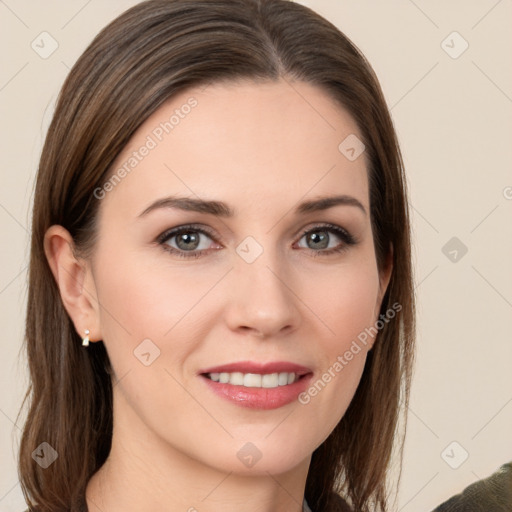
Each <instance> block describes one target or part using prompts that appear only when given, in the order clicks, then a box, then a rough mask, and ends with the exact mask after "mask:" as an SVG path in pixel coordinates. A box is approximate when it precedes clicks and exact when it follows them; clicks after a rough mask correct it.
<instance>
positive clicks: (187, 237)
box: [157, 224, 357, 258]
mask: <svg viewBox="0 0 512 512" xmlns="http://www.w3.org/2000/svg"><path fill="white" fill-rule="evenodd" d="M333 234H334V236H332V235H333ZM304 238H305V239H306V244H307V245H306V247H305V248H306V249H309V251H310V252H311V255H312V256H313V257H315V256H320V255H329V254H334V253H340V252H342V251H346V250H348V249H349V247H350V246H352V245H355V244H356V243H357V240H356V239H355V238H354V237H353V236H352V235H351V234H350V233H349V232H348V231H346V230H345V229H343V228H341V227H340V226H337V225H335V224H320V225H318V226H315V227H313V228H310V229H308V230H306V231H304V232H303V233H302V236H301V238H300V240H299V247H304V246H303V245H300V241H301V240H302V239H304ZM206 239H210V240H212V241H215V237H214V235H213V233H210V231H209V230H208V229H206V228H204V227H198V226H196V225H193V224H190V225H185V226H179V227H176V228H172V229H169V230H167V231H165V232H164V233H162V234H161V235H160V236H159V237H158V239H157V242H158V243H159V244H160V245H161V246H162V248H163V249H164V250H165V251H167V252H170V253H171V254H176V255H177V256H179V257H180V258H199V257H201V256H204V255H205V253H207V252H208V251H209V249H212V247H211V243H208V242H207V240H206ZM336 239H338V244H337V245H334V246H332V245H331V242H332V241H333V240H334V241H336ZM219 248H221V246H220V247H215V248H214V249H219Z"/></svg>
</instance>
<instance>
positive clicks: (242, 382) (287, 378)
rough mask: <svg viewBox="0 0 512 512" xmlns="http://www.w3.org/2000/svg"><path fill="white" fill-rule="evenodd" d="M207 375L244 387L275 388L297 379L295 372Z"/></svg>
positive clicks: (212, 378) (224, 382)
mask: <svg viewBox="0 0 512 512" xmlns="http://www.w3.org/2000/svg"><path fill="white" fill-rule="evenodd" d="M207 376H208V377H209V378H210V379H211V380H213V381H215V382H220V383H222V384H232V385H233V386H245V387H246V388H277V387H278V386H286V385H288V384H293V383H294V382H295V381H297V380H298V379H299V377H298V375H297V374H296V373H288V372H281V373H266V374H264V375H260V374H259V373H241V372H233V373H226V372H222V373H208V374H207Z"/></svg>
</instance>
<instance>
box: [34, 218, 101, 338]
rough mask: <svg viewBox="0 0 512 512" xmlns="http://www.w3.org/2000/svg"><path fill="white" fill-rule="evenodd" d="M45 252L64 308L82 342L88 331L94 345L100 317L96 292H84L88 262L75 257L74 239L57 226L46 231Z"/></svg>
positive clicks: (88, 270) (90, 281) (91, 281)
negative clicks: (87, 330)
mask: <svg viewBox="0 0 512 512" xmlns="http://www.w3.org/2000/svg"><path fill="white" fill-rule="evenodd" d="M44 252H45V254H46V259H47V260H48V264H49V266H50V269H51V271H52V274H53V277H54V278H55V281H56V283H57V287H58V288H59V291H60V296H61V299H62V303H63V305H64V308H65V309H66V311H67V313H68V315H69V316H70V318H71V320H72V321H73V324H74V325H75V329H76V331H77V333H78V334H79V336H81V337H82V338H83V337H84V336H85V330H86V329H89V331H90V334H89V338H90V340H91V341H92V340H93V337H96V336H97V332H98V318H99V316H98V308H97V304H98V301H97V299H96V290H95V289H93V290H84V282H86V277H87V274H88V273H89V272H90V269H89V268H88V266H87V264H86V263H85V262H83V261H80V260H79V259H77V258H76V257H75V254H74V242H73V238H72V237H71V235H70V234H69V232H68V231H67V230H66V229H65V228H64V227H62V226H58V225H54V226H51V227H50V228H49V229H48V230H47V231H46V234H45V237H44ZM87 282H88V283H93V280H92V279H89V280H87ZM89 297H90V298H89Z"/></svg>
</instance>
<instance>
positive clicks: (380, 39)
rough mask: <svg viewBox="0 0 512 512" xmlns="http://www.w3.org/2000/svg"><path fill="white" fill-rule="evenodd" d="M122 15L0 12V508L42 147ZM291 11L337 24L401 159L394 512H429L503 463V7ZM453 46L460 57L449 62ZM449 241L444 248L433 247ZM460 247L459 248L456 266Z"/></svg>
mask: <svg viewBox="0 0 512 512" xmlns="http://www.w3.org/2000/svg"><path fill="white" fill-rule="evenodd" d="M135 3H137V2H136V1H134V0H110V1H100V0H89V1H86V0H80V1H78V0H72V1H70V0H47V1H45V2H38V1H35V0H0V38H1V41H0V43H1V66H0V109H1V119H2V123H1V134H0V143H1V152H0V158H1V171H0V177H1V188H0V225H1V229H2V260H1V266H0V325H1V328H2V331H1V332H2V335H1V348H2V357H1V358H0V384H1V389H2V391H1V393H0V432H1V434H0V461H1V463H0V511H2V512H3V511H13V512H20V511H21V510H23V509H24V501H23V498H22V494H21V490H20V487H19V485H18V479H17V474H16V465H15V454H16V450H17V445H18V439H19V434H20V429H19V425H15V424H14V420H15V417H16V414H17V412H18V408H19V405H20V402H21V397H22V393H23V391H24V387H25V385H26V369H25V362H24V359H23V357H21V358H20V359H18V353H19V350H20V346H21V341H22V336H23V329H24V325H23V323H24V309H25V301H26V279H27V263H28V248H29V238H28V227H29V224H30V221H29V219H30V216H29V212H30V204H31V200H32V189H33V182H34V175H35V170H36V167H37V161H38V157H39V153H40V150H41V144H42V140H43V138H44V134H45V130H46V127H47V126H48V121H49V116H50V115H51V111H52V108H53V104H54V101H55V99H56V96H57V94H58V91H59V88H60V86H61V84H62V82H63V80H64V78H65V76H66V74H67V73H68V71H69V68H70V66H71V65H72V64H73V63H74V61H75V60H76V59H77V57H78V56H79V55H80V53H81V52H82V51H83V50H84V49H85V47H86V45H87V44H88V43H89V42H90V40H91V39H92V38H93V36H94V35H95V34H96V33H97V32H98V31H99V30H100V29H101V28H102V27H103V26H104V25H105V24H106V23H107V22H108V21H110V20H111V19H113V18H114V17H115V16H117V15H118V14H120V13H121V12H122V11H123V10H125V9H126V8H128V7H130V6H131V5H134V4H135ZM301 3H304V4H305V5H308V6H309V7H312V8H313V9H315V10H316V11H317V12H319V13H320V14H322V15H323V16H325V17H326V18H327V19H329V20H330V21H332V22H333V23H335V24H336V25H337V26H338V27H339V28H340V29H341V30H342V31H344V32H345V33H346V34H347V35H348V36H349V37H350V38H351V39H352V40H353V41H354V42H355V43H356V44H357V45H358V46H359V47H360V48H361V49H362V51H363V52H364V53H365V55H366V56H367V57H368V59H369V60H370V62H371V63H372V65H373V66H374V68H375V70H376V72H377V75H378V76H379V78H380V80H381V84H382V87H383V89H384V92H385V95H386V98H387V101H388V104H389V105H390V107H391V112H392V115H393V118H394V121H395V124H396V129H397V131H398V134H399V138H400V142H401V145H402V148H403V152H404V156H405V163H406V167H407V173H408V179H409V186H410V191H411V203H412V213H413V225H414V251H415V265H416V283H417V287H416V292H417V295H418V346H419V349H418V358H417V366H416V371H415V377H414V386H413V393H412V401H411V408H410V411H409V426H408V437H407V442H406V449H405V460H404V471H403V478H402V485H401V487H400V492H399V498H398V502H397V503H396V504H395V506H394V507H393V510H396V511H404V512H413V511H414V512H417V511H430V510H431V509H432V508H433V507H434V506H435V505H437V504H439V503H440V502H441V501H443V500H445V499H447V498H448V497H449V496H450V495H451V494H453V493H455V492H458V491H460V490H461V489H462V488H463V487H464V486H466V485H468V484H469V483H470V482H472V481H474V480H476V479H477V478H482V477H485V476H487V475H489V474H490V473H492V472H493V471H495V470H496V469H497V467H498V466H500V465H501V464H502V463H504V462H506V461H508V460H512V371H511V367H512V364H511V361H512V343H511V336H510V326H511V318H512V270H511V261H512V259H511V256H512V167H511V163H512V143H511V142H512V138H511V135H512V68H511V65H510V62H511V58H510V57H511V49H512V44H511V43H512V31H511V30H510V20H511V19H512V1H511V0H499V1H497V0H478V1H472V2H467V1H462V0H459V1H451V2H444V1H441V0H436V1H430V2H427V1H426V0H415V1H412V0H400V1H398V0H396V1H387V2H380V3H378V2H376V1H375V2H370V1H368V0H365V1H362V0H357V1H356V0H311V1H307V0H304V1H303V2H301ZM43 31H46V32H48V33H49V34H51V37H53V38H54V39H55V40H56V41H57V43H58V48H57V49H56V51H55V52H54V53H53V54H52V55H51V56H49V57H48V58H46V59H43V58H41V57H40V56H39V55H38V54H37V53H36V52H35V51H34V50H33V49H32V47H31V43H32V41H34V40H36V42H37V41H39V40H40V39H37V38H38V36H39V35H40V34H41V32H43ZM454 31H457V32H458V33H459V34H460V37H459V36H457V35H455V36H454V35H450V34H452V32H454ZM44 37H48V36H44ZM445 39H446V42H445V43H442V42H443V41H444V40H445ZM48 41H49V40H48ZM464 41H466V42H467V43H468V44H469V46H468V48H467V50H466V51H465V52H464V53H462V54H461V55H460V56H458V57H457V58H452V56H455V55H456V54H457V53H458V52H459V51H460V50H462V49H463V47H464V45H465V43H464ZM45 47H46V48H49V45H45ZM445 50H446V51H445ZM447 52H449V53H451V54H452V56H450V55H449V54H448V53H447ZM453 237H456V239H457V240H455V241H452V242H450V244H455V245H450V244H449V245H448V246H447V247H446V244H447V243H448V242H449V241H450V240H451V239H452V238H453ZM461 244H464V246H466V247H467V249H468V251H467V253H466V254H465V255H463V256H461V254H462V253H461V251H460V248H461V247H462V245H461ZM443 248H444V249H443ZM454 249H455V250H457V251H458V252H457V260H456V261H452V259H453V258H454V254H455V253H453V252H451V254H450V251H453V250H454ZM445 253H446V254H447V255H445ZM20 423H21V420H20ZM454 441H455V442H456V443H457V444H452V443H453V442H454ZM466 452H467V454H468V458H467V460H465V461H464V462H462V461H463V459H464V456H465V453H466ZM449 464H451V466H455V467H456V469H454V468H452V467H451V466H450V465H449Z"/></svg>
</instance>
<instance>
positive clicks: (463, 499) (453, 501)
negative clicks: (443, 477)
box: [432, 462, 512, 512]
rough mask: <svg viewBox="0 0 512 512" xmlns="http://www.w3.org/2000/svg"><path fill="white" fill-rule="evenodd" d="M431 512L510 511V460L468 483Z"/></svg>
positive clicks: (511, 480)
mask: <svg viewBox="0 0 512 512" xmlns="http://www.w3.org/2000/svg"><path fill="white" fill-rule="evenodd" d="M432 512H512V462H509V463H508V464H504V465H503V466H501V468H500V469H499V470H498V471H496V473H493V474H492V475H491V476H490V477H488V478H484V479H482V480H478V481H477V482H475V483H473V484H471V485H469V486H468V487H466V488H465V489H464V490H463V491H462V492H461V493H460V494H457V495H456V496H453V497H452V498H450V499H449V500H448V501H445V502H444V503H443V504H442V505H439V507H437V508H435V509H434V510H433V511H432Z"/></svg>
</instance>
